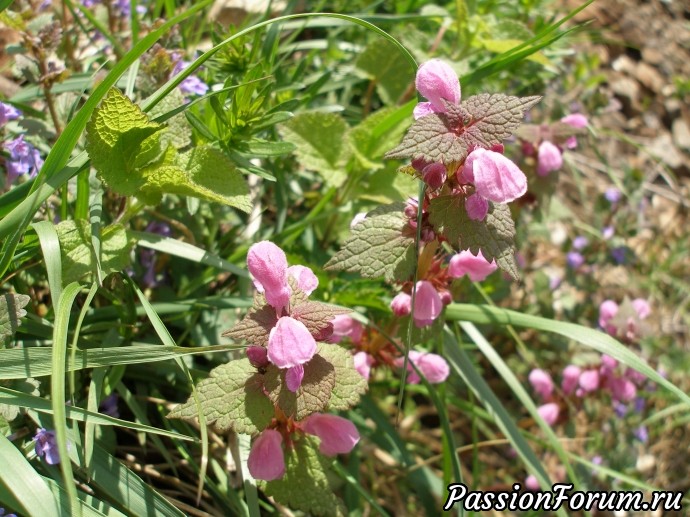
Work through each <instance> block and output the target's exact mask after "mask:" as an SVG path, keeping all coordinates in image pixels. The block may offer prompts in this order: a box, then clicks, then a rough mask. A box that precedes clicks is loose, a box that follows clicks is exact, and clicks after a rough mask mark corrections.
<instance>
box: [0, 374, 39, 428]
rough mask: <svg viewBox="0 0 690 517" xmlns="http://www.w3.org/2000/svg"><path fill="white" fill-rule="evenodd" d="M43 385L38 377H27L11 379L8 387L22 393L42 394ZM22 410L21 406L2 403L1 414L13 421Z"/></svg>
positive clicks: (0, 406) (0, 405)
mask: <svg viewBox="0 0 690 517" xmlns="http://www.w3.org/2000/svg"><path fill="white" fill-rule="evenodd" d="M40 386H41V383H40V382H39V381H37V380H36V379H34V378H32V377H28V378H26V379H15V380H13V381H10V383H9V384H8V387H9V388H11V389H13V390H16V391H19V392H21V393H27V394H29V395H33V396H36V397H37V396H39V395H40V394H41V392H40V390H39V387H40ZM20 410H21V406H15V405H12V404H0V416H2V417H3V418H5V420H7V421H8V422H11V421H12V420H14V419H15V418H17V416H19V412H20Z"/></svg>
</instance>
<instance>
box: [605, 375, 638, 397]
mask: <svg viewBox="0 0 690 517" xmlns="http://www.w3.org/2000/svg"><path fill="white" fill-rule="evenodd" d="M606 387H607V388H608V389H609V391H610V392H611V398H613V400H618V401H620V402H630V401H631V400H633V399H634V398H635V396H636V395H637V388H636V387H635V385H634V384H633V383H632V382H631V381H630V380H628V379H625V378H623V377H612V378H610V379H608V381H607V382H606Z"/></svg>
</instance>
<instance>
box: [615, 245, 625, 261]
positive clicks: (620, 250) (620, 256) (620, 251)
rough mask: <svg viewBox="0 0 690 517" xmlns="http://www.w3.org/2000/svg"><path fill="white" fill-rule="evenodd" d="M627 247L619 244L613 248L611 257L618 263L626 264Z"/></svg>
mask: <svg viewBox="0 0 690 517" xmlns="http://www.w3.org/2000/svg"><path fill="white" fill-rule="evenodd" d="M625 255H626V248H625V246H618V247H617V248H613V249H612V250H611V257H613V260H615V261H616V264H625Z"/></svg>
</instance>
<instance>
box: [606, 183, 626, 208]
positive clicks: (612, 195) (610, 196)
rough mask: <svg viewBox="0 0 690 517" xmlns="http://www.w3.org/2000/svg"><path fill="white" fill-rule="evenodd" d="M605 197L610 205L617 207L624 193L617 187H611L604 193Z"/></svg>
mask: <svg viewBox="0 0 690 517" xmlns="http://www.w3.org/2000/svg"><path fill="white" fill-rule="evenodd" d="M604 197H605V198H606V200H607V201H608V202H609V203H611V204H612V205H615V204H616V203H618V202H619V201H620V200H621V198H622V197H623V193H622V192H621V191H620V190H618V189H617V188H616V187H609V188H607V189H606V191H605V192H604Z"/></svg>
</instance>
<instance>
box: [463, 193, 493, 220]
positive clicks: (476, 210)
mask: <svg viewBox="0 0 690 517" xmlns="http://www.w3.org/2000/svg"><path fill="white" fill-rule="evenodd" d="M465 210H466V211H467V216H468V217H469V218H470V219H472V220H473V221H483V220H484V218H485V217H486V214H488V213H489V202H488V201H487V200H486V199H484V198H483V197H482V196H480V195H479V194H477V193H474V194H472V195H471V196H470V197H468V198H467V199H466V200H465Z"/></svg>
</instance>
